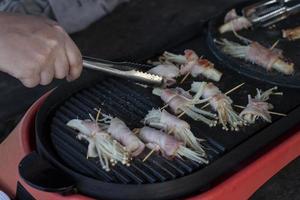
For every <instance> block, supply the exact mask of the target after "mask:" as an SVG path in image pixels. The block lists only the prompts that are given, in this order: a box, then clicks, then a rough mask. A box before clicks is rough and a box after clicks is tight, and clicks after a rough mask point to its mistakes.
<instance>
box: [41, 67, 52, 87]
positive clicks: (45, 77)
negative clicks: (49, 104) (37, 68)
mask: <svg viewBox="0 0 300 200" xmlns="http://www.w3.org/2000/svg"><path fill="white" fill-rule="evenodd" d="M53 77H54V68H53V67H48V68H46V69H45V70H43V71H42V72H41V75H40V78H41V80H40V84H41V85H48V84H49V83H51V81H52V80H53Z"/></svg>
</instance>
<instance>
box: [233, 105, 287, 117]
mask: <svg viewBox="0 0 300 200" xmlns="http://www.w3.org/2000/svg"><path fill="white" fill-rule="evenodd" d="M234 106H235V107H237V108H242V109H244V108H246V107H245V106H240V105H234ZM268 113H270V114H272V115H278V116H282V117H286V116H287V114H284V113H278V112H272V111H268Z"/></svg>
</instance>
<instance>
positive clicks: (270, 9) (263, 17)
mask: <svg viewBox="0 0 300 200" xmlns="http://www.w3.org/2000/svg"><path fill="white" fill-rule="evenodd" d="M299 12H300V0H267V1H262V2H258V3H255V4H252V5H250V6H247V7H245V8H243V9H242V13H243V15H244V16H245V17H246V18H248V19H249V20H250V21H251V22H252V24H253V25H257V26H262V27H267V26H270V25H272V24H275V23H277V22H279V21H281V20H284V19H286V18H287V17H289V16H290V15H293V14H296V13H299Z"/></svg>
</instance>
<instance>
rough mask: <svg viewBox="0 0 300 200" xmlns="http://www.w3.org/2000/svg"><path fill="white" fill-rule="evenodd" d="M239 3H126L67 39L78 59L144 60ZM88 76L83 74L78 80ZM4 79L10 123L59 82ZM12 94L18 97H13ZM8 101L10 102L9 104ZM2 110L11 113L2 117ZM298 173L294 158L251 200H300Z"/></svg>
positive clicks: (1, 105) (0, 107)
mask: <svg viewBox="0 0 300 200" xmlns="http://www.w3.org/2000/svg"><path fill="white" fill-rule="evenodd" d="M238 2H242V0H230V1H229V0H131V1H130V3H126V4H123V5H121V6H119V7H118V8H117V9H116V10H115V11H114V12H112V13H111V14H109V15H108V16H106V17H104V18H103V19H102V20H99V21H98V22H96V23H94V24H92V25H91V26H90V27H88V28H87V29H86V30H84V31H82V32H80V33H76V34H73V35H72V38H73V39H74V40H75V42H76V43H77V45H78V46H79V48H80V49H81V51H82V54H83V55H88V56H94V57H99V58H105V59H113V60H144V59H146V58H149V57H152V56H153V55H155V54H158V53H160V52H161V51H163V50H165V49H169V48H171V47H173V46H176V45H178V44H180V43H182V42H184V41H185V40H187V39H188V38H191V37H192V36H195V35H196V34H197V33H199V32H200V31H202V29H203V27H202V24H203V23H204V22H205V21H206V20H208V19H210V18H212V17H214V16H215V15H217V14H218V13H220V12H222V11H223V10H224V9H226V8H228V7H231V6H234V4H236V3H238ZM88 77H89V74H88V73H85V74H84V75H83V76H82V78H88ZM4 78H5V79H6V80H7V82H6V84H5V85H3V86H2V85H0V89H1V88H5V90H3V89H1V91H0V95H1V97H4V96H5V97H6V101H3V100H1V98H0V121H3V120H6V121H7V123H12V124H13V122H15V120H16V119H15V115H16V114H21V113H22V112H23V111H24V110H26V109H27V108H28V106H30V105H31V104H32V102H33V101H34V100H35V99H37V98H38V97H39V96H40V95H41V94H43V93H44V92H45V91H47V90H49V88H52V87H54V86H56V85H58V84H59V82H55V83H53V84H52V85H51V86H48V87H39V88H35V89H25V88H24V87H23V86H22V85H21V84H20V83H18V82H17V81H16V80H15V79H13V78H10V77H7V76H5V75H3V74H0V79H4ZM16 93H17V94H18V96H20V97H18V98H16V96H15V94H16ZM7 99H11V100H12V101H9V102H10V103H9V104H8V103H7V102H8V101H7ZM16 101H17V102H16ZM20 101H22V103H20ZM2 102H3V103H2ZM12 102H15V103H12ZM3 110H9V111H10V112H9V113H7V114H6V115H3V114H2V115H1V112H3ZM1 116H2V119H1ZM7 123H5V126H7ZM2 126H3V125H2ZM0 129H1V124H0ZM0 141H1V138H0ZM299 169H300V160H299V159H297V160H295V161H294V162H292V163H291V164H290V165H288V166H287V167H286V168H284V170H282V171H281V172H280V173H278V174H277V175H276V176H274V177H273V178H272V179H271V180H269V181H268V182H267V183H266V184H265V185H264V186H263V187H262V188H261V189H259V190H258V191H257V192H256V193H255V194H254V195H253V197H252V198H251V199H252V200H256V199H274V200H276V199H289V200H290V199H300V194H299V193H300V170H299Z"/></svg>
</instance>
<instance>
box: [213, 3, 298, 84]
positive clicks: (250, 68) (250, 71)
mask: <svg viewBox="0 0 300 200" xmlns="http://www.w3.org/2000/svg"><path fill="white" fill-rule="evenodd" d="M249 4H253V1H249V2H246V3H241V4H239V5H237V6H236V7H235V8H236V10H237V12H238V14H240V15H241V9H242V8H244V7H245V6H247V5H249ZM229 10H230V9H227V10H226V11H224V12H223V13H221V14H220V15H218V16H217V17H215V18H214V19H212V20H211V21H210V22H209V26H208V43H209V47H210V49H211V51H212V52H213V53H214V54H215V56H216V57H217V58H218V59H219V60H220V61H221V62H223V63H224V65H225V66H226V67H228V68H231V69H233V70H235V71H237V72H238V73H240V74H243V75H245V76H248V77H251V78H253V79H257V80H262V81H265V82H268V83H273V84H276V85H281V86H285V87H291V88H300V52H299V50H298V49H299V48H300V40H295V41H288V40H287V39H284V38H282V34H281V30H282V29H288V28H294V27H296V26H300V14H297V15H295V16H291V17H289V18H287V19H286V20H284V21H281V22H279V23H277V24H275V26H273V27H267V28H260V27H255V28H250V29H248V30H241V31H239V32H238V34H240V35H241V36H243V37H246V38H248V39H250V40H252V41H257V42H259V43H260V44H262V45H263V46H265V47H271V46H272V45H273V44H274V43H275V42H276V41H279V43H278V45H277V46H276V48H278V49H281V50H282V51H283V55H284V57H285V58H287V60H289V61H292V62H294V63H295V73H294V74H293V75H289V76H287V75H283V74H281V73H279V72H277V71H275V70H273V71H269V72H268V71H266V69H264V68H262V67H260V66H258V65H255V64H251V63H249V62H246V61H244V60H243V59H238V58H233V57H231V56H230V55H226V54H224V53H223V52H222V50H221V48H220V47H219V46H218V45H217V44H216V43H215V42H214V40H215V39H217V40H219V39H221V38H225V39H228V40H230V41H235V42H238V43H241V44H243V43H242V42H241V40H239V39H237V37H236V36H235V35H234V34H233V33H232V32H227V33H224V34H220V33H219V32H218V29H219V27H220V26H221V25H222V24H223V23H224V17H225V15H226V13H227V12H228V11H229Z"/></svg>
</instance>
